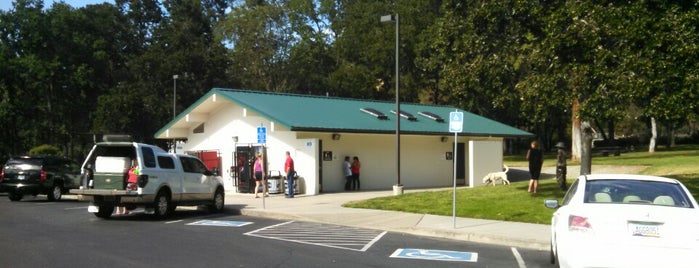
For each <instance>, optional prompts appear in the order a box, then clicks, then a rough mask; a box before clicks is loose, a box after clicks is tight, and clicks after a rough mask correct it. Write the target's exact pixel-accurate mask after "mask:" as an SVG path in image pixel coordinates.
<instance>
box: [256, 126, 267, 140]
mask: <svg viewBox="0 0 699 268" xmlns="http://www.w3.org/2000/svg"><path fill="white" fill-rule="evenodd" d="M257 143H267V128H265V127H257Z"/></svg>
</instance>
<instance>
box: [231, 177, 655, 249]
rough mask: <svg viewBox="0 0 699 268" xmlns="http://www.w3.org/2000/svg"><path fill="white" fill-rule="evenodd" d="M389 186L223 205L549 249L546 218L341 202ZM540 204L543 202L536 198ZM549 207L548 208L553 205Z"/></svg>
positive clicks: (240, 199)
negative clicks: (505, 218) (353, 205)
mask: <svg viewBox="0 0 699 268" xmlns="http://www.w3.org/2000/svg"><path fill="white" fill-rule="evenodd" d="M644 168H645V167H644V166H607V165H594V166H592V171H593V172H594V173H628V174H638V173H639V172H640V171H641V170H643V169H644ZM555 173H556V171H555V167H544V168H543V169H542V171H541V178H542V179H547V178H549V179H550V178H554V177H555ZM507 174H508V179H509V180H510V181H512V182H514V181H523V180H529V173H528V168H527V167H510V171H509V172H508V173H507ZM576 174H580V166H576V165H569V166H568V179H569V180H570V181H571V182H572V179H574V178H575V177H577V175H576ZM419 191H430V189H416V190H405V192H406V193H410V192H419ZM392 195H393V191H391V190H386V191H366V192H342V193H324V194H320V195H315V196H305V195H297V196H296V197H295V198H294V199H287V198H284V194H273V195H270V197H268V198H265V199H264V204H263V199H262V198H258V199H255V198H253V195H252V194H239V193H235V192H234V191H229V192H227V193H226V205H227V207H226V208H227V209H231V208H232V209H235V210H237V211H240V213H241V214H243V215H250V216H259V217H267V218H275V219H284V220H301V221H313V222H322V223H329V224H338V225H346V226H354V227H361V228H370V229H380V230H386V231H391V232H401V233H409V234H415V235H422V236H431V237H440V238H447V239H456V240H464V241H471V242H482V243H489V244H499V245H507V246H515V247H523V248H530V249H536V250H545V251H548V250H549V248H550V240H551V238H550V237H551V228H550V226H549V225H545V224H531V223H521V222H505V221H494V220H482V219H471V218H459V217H457V218H456V222H454V218H453V217H451V216H435V215H429V214H414V213H405V212H396V211H384V210H374V209H357V208H345V207H342V204H344V203H347V202H349V201H357V200H365V199H371V198H375V197H384V196H392ZM541 206H542V208H543V206H544V204H541ZM552 213H553V211H552Z"/></svg>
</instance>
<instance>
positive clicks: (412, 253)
mask: <svg viewBox="0 0 699 268" xmlns="http://www.w3.org/2000/svg"><path fill="white" fill-rule="evenodd" d="M391 258H404V259H420V260H433V261H461V262H477V261H478V253H475V252H462V251H450V250H433V249H415V248H399V249H397V250H396V251H395V252H393V254H391Z"/></svg>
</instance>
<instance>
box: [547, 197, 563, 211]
mask: <svg viewBox="0 0 699 268" xmlns="http://www.w3.org/2000/svg"><path fill="white" fill-rule="evenodd" d="M544 206H545V207H547V208H550V209H557V208H559V207H561V205H559V204H558V200H557V199H546V200H544Z"/></svg>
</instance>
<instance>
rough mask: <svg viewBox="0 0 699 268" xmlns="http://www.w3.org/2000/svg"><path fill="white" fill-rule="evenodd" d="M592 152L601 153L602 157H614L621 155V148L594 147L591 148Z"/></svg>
mask: <svg viewBox="0 0 699 268" xmlns="http://www.w3.org/2000/svg"><path fill="white" fill-rule="evenodd" d="M592 151H593V152H599V153H602V156H609V154H613V155H614V156H620V155H621V147H619V146H602V147H595V148H592Z"/></svg>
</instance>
